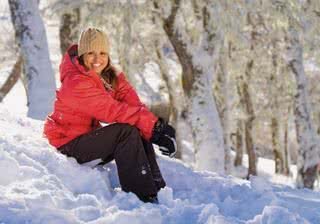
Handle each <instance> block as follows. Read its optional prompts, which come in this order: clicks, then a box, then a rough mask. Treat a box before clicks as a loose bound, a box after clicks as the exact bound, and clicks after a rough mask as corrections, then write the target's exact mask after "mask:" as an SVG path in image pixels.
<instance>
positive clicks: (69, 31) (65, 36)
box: [59, 8, 80, 54]
mask: <svg viewBox="0 0 320 224" xmlns="http://www.w3.org/2000/svg"><path fill="white" fill-rule="evenodd" d="M79 24H80V8H75V9H71V10H68V11H66V12H64V13H63V14H62V15H61V22H60V27H59V34H60V35H59V36H60V49H61V54H64V53H65V52H66V51H67V49H68V47H70V45H71V44H74V43H77V41H78V37H79Z"/></svg>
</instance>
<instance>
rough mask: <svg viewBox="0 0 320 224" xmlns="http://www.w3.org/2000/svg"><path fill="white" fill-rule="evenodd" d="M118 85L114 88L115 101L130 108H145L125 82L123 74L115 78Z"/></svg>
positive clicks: (133, 90)
mask: <svg viewBox="0 0 320 224" xmlns="http://www.w3.org/2000/svg"><path fill="white" fill-rule="evenodd" d="M117 78H118V84H117V88H116V91H115V93H116V96H115V97H116V99H117V100H118V101H120V102H125V103H127V104H129V105H131V106H143V107H146V106H145V105H144V104H143V103H142V102H141V101H140V99H139V96H138V94H137V92H136V91H135V89H134V88H133V87H132V86H131V84H130V83H129V82H128V81H127V79H126V77H125V75H124V73H123V72H120V73H119V75H118V76H117Z"/></svg>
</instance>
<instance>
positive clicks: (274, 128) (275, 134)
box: [271, 117, 284, 174]
mask: <svg viewBox="0 0 320 224" xmlns="http://www.w3.org/2000/svg"><path fill="white" fill-rule="evenodd" d="M271 134H272V148H273V154H274V162H275V173H279V174H283V173H284V161H283V155H282V152H281V149H280V143H279V124H278V120H277V118H275V117H272V118H271Z"/></svg>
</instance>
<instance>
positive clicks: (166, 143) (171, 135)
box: [151, 118, 177, 157]
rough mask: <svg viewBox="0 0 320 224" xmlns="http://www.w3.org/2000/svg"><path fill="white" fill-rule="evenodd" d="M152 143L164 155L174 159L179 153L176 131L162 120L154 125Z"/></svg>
mask: <svg viewBox="0 0 320 224" xmlns="http://www.w3.org/2000/svg"><path fill="white" fill-rule="evenodd" d="M151 142H152V143H154V144H156V145H158V146H159V150H160V151H161V153H162V154H163V155H166V156H169V157H173V156H174V155H175V154H176V152H177V144H176V131H175V129H174V128H173V127H172V126H171V125H170V124H168V123H167V122H165V121H164V120H163V119H162V118H159V119H158V121H157V122H156V124H155V125H154V128H153V132H152V137H151Z"/></svg>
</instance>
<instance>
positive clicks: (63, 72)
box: [59, 44, 88, 82]
mask: <svg viewBox="0 0 320 224" xmlns="http://www.w3.org/2000/svg"><path fill="white" fill-rule="evenodd" d="M59 70H60V81H61V82H63V80H64V79H65V78H66V77H67V76H68V75H70V74H79V73H83V74H87V73H88V72H87V71H86V70H85V68H84V67H83V66H82V65H80V64H79V60H78V45H77V44H74V45H72V46H70V47H69V48H68V50H67V52H66V53H65V54H64V56H63V58H62V61H61V64H60V67H59Z"/></svg>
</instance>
